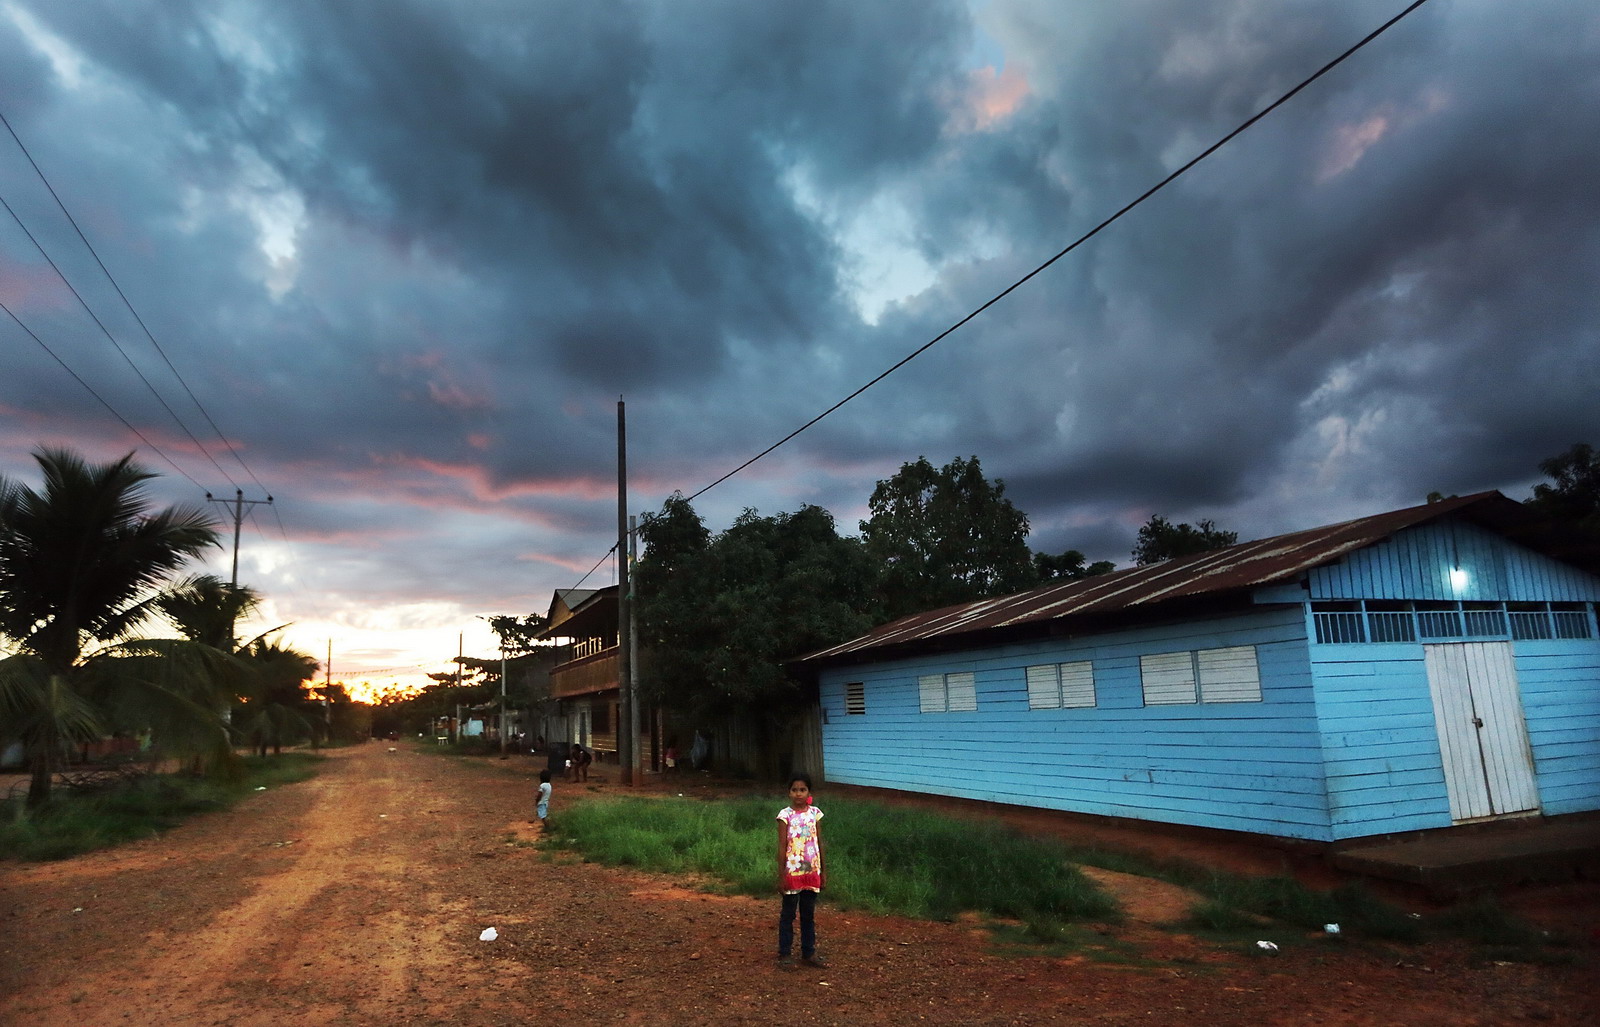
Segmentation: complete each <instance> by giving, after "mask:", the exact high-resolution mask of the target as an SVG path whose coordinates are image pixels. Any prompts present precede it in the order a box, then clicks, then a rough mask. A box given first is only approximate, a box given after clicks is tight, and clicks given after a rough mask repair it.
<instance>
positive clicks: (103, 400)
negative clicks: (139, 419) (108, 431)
mask: <svg viewBox="0 0 1600 1027" xmlns="http://www.w3.org/2000/svg"><path fill="white" fill-rule="evenodd" d="M0 310H4V311H5V312H6V314H8V315H9V316H10V317H11V320H13V321H15V322H16V323H17V327H18V328H21V329H22V330H23V331H25V332H27V333H28V337H29V338H30V339H32V340H33V341H34V342H37V343H38V344H39V346H40V347H41V348H43V350H44V351H45V352H46V353H48V354H50V356H51V358H52V359H54V360H55V362H56V363H58V364H60V365H61V367H62V369H63V370H65V371H66V372H67V373H68V374H70V375H72V377H73V379H74V380H76V381H77V383H78V384H79V385H82V386H83V387H84V388H85V389H88V390H89V395H91V396H93V397H94V398H95V399H97V400H99V401H100V405H101V406H103V407H105V408H106V409H107V410H109V411H111V416H112V417H115V418H116V419H117V420H119V421H121V422H122V424H123V427H125V428H127V429H128V430H129V431H131V432H133V433H134V434H135V435H137V436H139V439H140V440H141V441H142V442H143V443H144V444H145V445H147V446H149V447H150V448H151V449H153V450H155V451H156V454H157V455H158V456H160V457H161V459H163V460H165V461H166V462H167V463H169V464H171V465H172V469H173V470H174V471H177V472H178V473H179V474H181V475H183V476H184V477H185V478H188V479H189V482H190V483H191V484H192V485H194V487H195V488H197V489H199V490H200V491H201V492H204V491H205V490H206V487H205V486H204V485H202V484H200V483H199V482H198V481H195V480H194V479H193V478H192V477H190V476H189V472H188V471H185V470H184V469H183V468H181V467H179V466H178V465H177V463H176V462H175V461H174V460H173V459H172V457H170V456H168V455H167V454H166V453H164V452H162V450H161V447H160V446H158V445H156V444H155V443H154V442H151V441H150V440H149V439H148V438H146V437H145V434H144V432H142V431H140V430H139V429H137V428H135V427H134V426H133V424H132V423H131V422H130V421H129V420H128V419H127V418H126V417H123V416H122V415H121V414H119V413H117V408H116V407H114V406H112V405H111V404H110V403H108V402H106V398H105V397H104V396H102V395H100V393H98V392H96V391H94V386H92V385H90V384H89V383H88V382H86V381H84V380H83V378H82V377H80V376H79V375H78V372H76V371H74V370H73V369H72V368H71V367H68V366H67V362H66V361H65V360H62V359H61V357H60V356H58V355H57V354H56V351H55V350H53V349H51V348H50V347H49V345H47V344H46V343H45V341H44V340H43V339H41V338H39V336H37V335H35V334H34V331H33V329H32V328H29V327H28V326H27V325H25V324H23V323H22V319H21V318H19V317H18V316H17V315H16V314H15V313H13V312H12V310H11V308H10V307H8V306H6V305H5V303H4V302H3V301H0Z"/></svg>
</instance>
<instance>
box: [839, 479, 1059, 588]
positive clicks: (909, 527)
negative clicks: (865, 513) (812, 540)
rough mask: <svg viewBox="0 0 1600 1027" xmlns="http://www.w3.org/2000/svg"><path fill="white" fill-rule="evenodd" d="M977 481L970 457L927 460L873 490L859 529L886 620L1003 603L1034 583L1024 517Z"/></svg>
mask: <svg viewBox="0 0 1600 1027" xmlns="http://www.w3.org/2000/svg"><path fill="white" fill-rule="evenodd" d="M1005 490H1006V487H1005V482H1004V481H1003V480H1001V479H999V478H996V479H995V480H994V481H993V482H991V481H989V480H988V479H987V478H985V477H984V474H983V468H982V466H981V465H980V464H979V462H978V458H977V457H976V456H974V457H972V458H971V459H970V460H966V459H962V458H961V457H957V458H956V459H954V460H952V461H951V462H950V463H948V464H946V465H945V466H943V467H940V468H935V467H934V466H933V465H932V464H931V463H929V462H928V459H927V457H920V458H918V459H917V460H916V462H914V463H908V464H905V465H903V466H902V467H901V468H900V470H899V471H898V472H897V473H896V474H895V475H894V477H892V478H889V479H888V480H886V481H880V482H878V485H877V487H876V488H875V489H873V491H872V498H871V499H869V500H868V504H867V505H868V508H869V509H870V510H871V511H872V516H871V517H869V518H868V519H867V520H864V521H862V522H861V537H862V540H863V542H864V543H865V545H866V551H867V554H868V555H869V556H870V557H871V558H872V560H873V561H874V562H875V563H876V564H877V565H878V566H879V567H880V568H881V576H880V579H879V583H878V589H879V595H880V596H881V599H882V605H883V612H884V614H885V615H886V616H887V617H889V618H891V619H892V618H895V617H901V616H904V615H906V614H909V613H917V612H920V611H923V610H931V609H935V608H938V607H941V606H949V605H951V604H954V603H962V602H967V601H969V600H972V599H982V598H985V597H987V596H994V595H1004V594H1006V593H1008V592H1017V591H1021V590H1022V589H1025V588H1028V587H1030V586H1031V585H1033V584H1034V583H1035V581H1036V580H1037V579H1036V577H1035V571H1034V565H1033V554H1032V552H1031V551H1030V550H1029V549H1028V517H1027V515H1026V514H1024V513H1023V512H1022V511H1021V510H1018V509H1017V508H1016V507H1015V506H1014V505H1013V504H1012V502H1011V500H1009V499H1007V498H1006V496H1005Z"/></svg>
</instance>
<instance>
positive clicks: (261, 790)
mask: <svg viewBox="0 0 1600 1027" xmlns="http://www.w3.org/2000/svg"><path fill="white" fill-rule="evenodd" d="M266 790H267V786H266V785H256V791H258V792H264V791H266Z"/></svg>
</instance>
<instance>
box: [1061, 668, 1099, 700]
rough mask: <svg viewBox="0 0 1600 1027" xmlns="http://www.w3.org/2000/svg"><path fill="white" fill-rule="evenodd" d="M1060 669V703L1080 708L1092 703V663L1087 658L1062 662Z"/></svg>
mask: <svg viewBox="0 0 1600 1027" xmlns="http://www.w3.org/2000/svg"><path fill="white" fill-rule="evenodd" d="M1060 671H1061V705H1062V706H1067V707H1071V708H1082V707H1086V706H1093V705H1094V664H1093V662H1091V661H1089V660H1080V661H1078V662H1077V663H1063V664H1062V665H1061V667H1060Z"/></svg>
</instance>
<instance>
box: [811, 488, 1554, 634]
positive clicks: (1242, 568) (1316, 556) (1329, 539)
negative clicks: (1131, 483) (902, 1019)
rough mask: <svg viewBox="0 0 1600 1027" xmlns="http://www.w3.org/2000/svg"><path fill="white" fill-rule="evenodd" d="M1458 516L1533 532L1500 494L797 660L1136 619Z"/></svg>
mask: <svg viewBox="0 0 1600 1027" xmlns="http://www.w3.org/2000/svg"><path fill="white" fill-rule="evenodd" d="M1456 514H1459V515H1461V516H1463V517H1467V518H1470V519H1472V520H1474V521H1479V522H1481V523H1484V524H1485V525H1487V526H1489V527H1492V528H1494V529H1496V530H1499V531H1501V532H1503V533H1507V534H1510V533H1512V532H1514V531H1515V530H1516V529H1519V528H1526V527H1527V526H1528V525H1529V522H1530V521H1531V520H1532V518H1530V517H1529V516H1528V514H1527V513H1526V512H1525V510H1524V508H1523V506H1522V504H1521V503H1518V502H1515V501H1514V500H1511V499H1507V498H1506V497H1505V496H1503V495H1501V494H1500V493H1499V492H1479V493H1475V494H1473V495H1470V496H1459V497H1455V498H1451V499H1446V500H1442V501H1440V502H1437V503H1428V504H1426V505H1423V506H1414V507H1409V508H1407V509H1404V510H1394V511H1391V512H1389V513H1382V514H1375V515H1373V516H1371V517H1361V518H1358V519H1356V520H1353V521H1344V522H1342V523H1340V524H1330V525H1327V526H1326V527H1321V528H1311V529H1309V530H1306V531H1296V532H1291V533H1289V534H1287V535H1274V536H1273V537H1272V538H1264V539H1259V540H1257V541H1255V542H1240V543H1238V544H1237V545H1232V546H1228V547H1226V548H1224V549H1214V550H1212V551H1210V552H1207V553H1199V554H1196V555H1194V556H1188V557H1183V558H1181V559H1177V560H1167V561H1164V562H1162V563H1156V564H1149V565H1147V566H1144V567H1133V568H1129V569H1128V570H1122V571H1112V572H1111V573H1110V574H1103V575H1099V576H1097V577H1093V578H1085V579H1083V580H1081V581H1072V582H1066V583H1063V584H1056V585H1044V586H1041V587H1039V588H1035V589H1031V590H1029V591H1027V592H1019V593H1016V594H1015V595H1009V596H1000V597H997V598H994V599H981V600H978V601H976V602H971V603H963V604H961V605H959V606H949V607H945V608H944V609H941V610H932V611H930V612H928V613H918V614H912V615H911V616H909V617H902V618H900V619H899V620H897V621H891V622H889V623H888V624H884V625H881V626H879V627H877V628H874V629H873V630H871V631H869V632H867V633H866V634H865V635H862V636H861V637H860V638H855V639H851V640H850V641H848V642H842V643H840V644H839V645H836V646H831V647H829V648H827V649H821V650H818V651H817V652H814V653H810V654H808V655H806V656H804V657H801V658H800V659H799V660H797V661H795V662H796V663H801V664H804V663H813V662H826V661H832V660H837V659H838V658H840V657H845V656H852V655H856V654H862V653H867V652H869V651H872V650H879V649H888V648H916V647H917V646H918V644H919V643H930V642H933V641H934V640H938V639H946V638H951V637H953V636H960V635H969V634H977V633H982V632H993V631H997V630H1000V629H1005V628H1015V627H1018V626H1021V625H1027V624H1034V623H1042V622H1046V621H1058V620H1064V619H1066V618H1071V617H1086V616H1093V615H1097V614H1110V613H1118V612H1124V611H1128V612H1131V611H1134V610H1139V609H1146V608H1152V607H1156V606H1158V605H1160V604H1163V603H1169V602H1172V601H1174V600H1179V599H1186V598H1194V597H1197V596H1203V595H1214V594H1219V593H1225V592H1233V591H1238V590H1242V589H1251V588H1256V587H1258V586H1261V585H1269V584H1273V583H1275V582H1282V581H1292V580H1294V579H1296V578H1298V577H1299V576H1300V575H1301V574H1304V573H1305V572H1306V571H1308V570H1310V569H1311V568H1313V567H1317V566H1320V565H1322V564H1326V563H1331V562H1333V561H1335V560H1338V559H1339V558H1340V557H1342V556H1344V555H1346V554H1347V553H1350V552H1353V551H1355V550H1357V549H1364V548H1366V547H1367V546H1370V545H1374V544H1376V543H1378V542H1380V541H1382V540H1383V539H1385V538H1388V537H1389V536H1391V535H1393V534H1395V533H1396V532H1398V531H1401V530H1403V529H1405V528H1410V527H1414V526H1416V525H1418V524H1424V523H1427V522H1428V521H1433V520H1438V519H1439V518H1442V517H1446V516H1450V515H1456Z"/></svg>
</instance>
